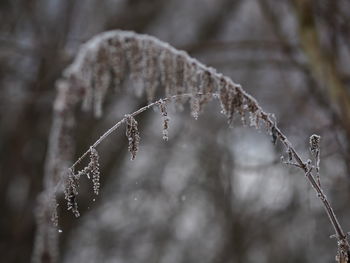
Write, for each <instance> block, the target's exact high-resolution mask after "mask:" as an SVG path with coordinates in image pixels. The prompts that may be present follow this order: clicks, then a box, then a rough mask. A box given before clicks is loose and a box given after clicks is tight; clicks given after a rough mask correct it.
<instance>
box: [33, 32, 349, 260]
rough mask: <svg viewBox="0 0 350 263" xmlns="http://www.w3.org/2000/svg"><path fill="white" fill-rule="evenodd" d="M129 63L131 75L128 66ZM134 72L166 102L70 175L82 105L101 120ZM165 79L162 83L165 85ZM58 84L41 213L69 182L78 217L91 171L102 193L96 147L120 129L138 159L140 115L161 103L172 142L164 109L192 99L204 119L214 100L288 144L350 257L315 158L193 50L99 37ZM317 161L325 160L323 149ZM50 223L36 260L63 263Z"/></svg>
mask: <svg viewBox="0 0 350 263" xmlns="http://www.w3.org/2000/svg"><path fill="white" fill-rule="evenodd" d="M157 54H160V55H159V56H158V55H157ZM111 56H115V58H116V59H117V60H118V61H120V62H121V63H120V64H119V63H115V62H114V61H113V59H112V58H111ZM126 65H127V66H128V70H125V68H124V67H125V66H126ZM110 69H112V70H110ZM108 71H111V72H112V73H111V74H112V75H108V74H109V73H108ZM127 72H129V77H130V79H131V80H132V81H133V82H134V86H135V87H136V88H137V93H142V92H143V89H144V88H145V89H146V93H147V96H148V99H149V100H150V99H153V97H154V95H155V94H158V92H157V88H158V87H159V86H161V87H163V89H164V92H162V93H161V92H160V94H165V96H166V98H164V99H163V100H158V101H156V102H153V103H150V104H148V105H147V106H145V107H142V108H140V109H139V110H137V111H135V112H134V113H132V114H129V115H126V116H125V118H123V119H122V120H121V121H119V122H118V123H116V124H115V125H114V126H113V127H111V128H110V129H109V130H108V131H106V132H105V133H104V134H103V135H102V136H101V137H100V138H99V139H98V140H97V141H96V142H95V143H94V144H93V145H92V146H91V147H90V149H89V150H87V151H86V152H85V153H84V154H83V155H82V156H81V157H80V158H79V159H78V160H77V161H76V162H75V163H74V164H73V166H71V168H70V170H68V167H69V165H68V163H71V157H72V149H71V148H72V147H69V146H71V145H73V140H72V135H71V133H70V131H71V130H72V129H73V128H74V122H75V118H74V114H75V108H76V107H77V106H78V105H79V103H80V102H83V105H84V106H85V108H86V109H91V108H93V109H95V114H96V115H100V114H102V104H103V101H104V98H105V94H106V93H107V92H108V88H109V87H110V86H111V85H110V83H111V80H113V83H117V84H118V85H120V83H122V81H123V79H124V78H126V76H125V75H126V74H127ZM158 79H159V80H160V84H161V85H158V82H157V81H158ZM96 83H97V84H98V85H96ZM58 87H59V89H58V96H57V98H56V101H55V106H54V117H53V119H54V121H53V126H52V131H51V135H50V143H49V150H48V155H47V160H46V171H45V182H46V183H45V189H44V191H43V194H46V195H47V196H49V197H50V198H48V199H44V200H47V201H43V202H42V203H40V206H39V210H38V215H40V214H45V215H46V214H47V213H51V214H52V215H55V212H56V207H55V206H54V205H52V204H53V202H52V200H53V199H55V194H56V193H57V192H58V191H59V190H60V189H61V185H62V184H65V186H66V187H65V192H66V199H67V202H68V208H69V209H71V210H72V211H73V213H74V214H75V215H76V216H77V215H79V211H78V207H77V203H76V196H77V194H78V190H77V189H78V180H79V178H80V176H81V175H83V174H86V175H87V176H90V174H92V180H93V185H94V186H93V190H94V193H95V194H98V192H99V186H100V185H99V176H100V175H99V165H98V154H97V151H96V147H97V146H98V145H99V144H100V143H101V142H102V141H103V140H105V139H106V138H107V137H108V136H109V135H110V134H111V133H112V132H113V131H115V130H116V129H117V128H118V127H120V125H121V124H123V123H126V126H127V127H126V136H127V138H128V141H129V151H130V153H131V159H132V160H133V159H134V158H135V157H136V153H137V151H138V147H139V140H140V136H139V132H138V124H137V122H136V120H135V118H134V117H135V116H136V115H138V114H140V113H141V112H143V111H145V110H147V109H149V108H151V107H153V106H155V105H158V106H161V113H162V117H163V137H164V138H166V139H167V138H168V137H167V130H168V119H167V113H166V109H165V108H162V107H163V106H165V104H164V102H167V101H170V100H175V101H176V103H178V104H182V103H184V102H185V101H186V100H185V99H184V98H190V103H191V114H192V116H194V117H195V118H197V117H198V115H199V114H200V113H201V109H202V108H203V106H204V105H205V104H206V103H207V102H208V101H209V100H210V99H211V98H212V97H215V98H218V99H219V101H220V104H221V108H222V113H223V114H225V115H226V117H227V120H228V123H229V124H230V125H232V123H233V120H234V117H235V115H238V116H240V118H241V120H242V121H243V123H245V122H246V115H247V114H248V115H249V116H250V123H251V125H252V126H255V127H257V128H259V124H260V123H264V124H265V126H266V128H267V131H268V133H269V134H270V135H271V136H272V141H273V142H274V143H276V142H277V141H280V142H281V143H282V144H283V145H284V146H285V148H286V152H287V153H288V163H290V164H293V165H295V166H297V167H299V168H300V169H302V170H303V173H304V174H305V176H306V178H307V179H308V181H309V182H310V184H311V186H312V187H313V188H314V190H315V192H316V193H317V196H318V197H319V199H320V200H321V202H322V204H323V206H324V208H325V211H326V213H327V215H328V217H329V219H330V222H331V224H332V226H333V228H334V231H335V234H336V238H337V241H338V251H339V252H338V255H339V258H341V259H343V258H344V257H345V256H344V255H348V253H349V251H350V246H349V243H348V240H347V236H346V234H345V233H344V231H343V229H342V228H341V225H340V224H339V222H338V219H337V217H336V215H335V213H334V211H333V209H332V207H331V205H330V203H329V201H328V199H327V197H326V195H325V194H324V192H323V190H322V188H321V184H320V182H319V179H317V180H316V179H315V178H316V177H317V178H319V177H318V175H316V177H315V175H314V173H313V171H312V166H310V164H309V162H308V161H303V160H302V159H301V157H300V155H299V154H298V153H297V152H296V151H295V149H294V148H293V146H292V145H291V143H290V142H289V140H288V139H287V137H286V136H285V135H284V134H283V133H282V132H281V131H280V129H279V128H278V127H277V124H276V121H275V119H274V118H273V117H272V115H271V114H268V113H266V112H264V111H263V109H262V108H261V107H260V106H259V105H258V103H257V102H256V100H255V99H254V98H253V97H252V96H251V95H249V94H247V93H246V92H245V91H244V90H243V89H242V88H241V87H240V85H238V84H236V83H234V82H233V81H232V80H231V79H229V78H228V77H225V76H223V75H222V74H220V73H217V72H216V70H215V69H213V68H210V67H207V66H205V65H203V64H201V63H200V62H198V61H197V60H195V59H193V58H191V57H190V56H189V55H188V54H187V53H185V52H183V51H178V50H176V49H174V48H173V47H171V46H169V45H168V44H167V43H164V42H161V41H159V40H158V39H156V38H153V37H150V36H147V35H139V34H135V33H133V32H126V31H111V32H106V33H103V34H100V35H98V36H96V37H95V38H93V39H92V40H90V41H88V42H87V43H86V44H85V45H84V46H83V47H82V48H81V49H80V51H79V53H78V55H77V57H76V59H75V60H74V62H73V63H72V64H71V66H69V67H68V68H67V69H66V70H65V72H64V78H63V80H62V81H60V82H58ZM82 95H83V96H82ZM92 104H93V105H92ZM92 106H93V107H92ZM315 139H317V137H315V136H314V137H313V139H312V145H311V148H312V150H311V151H312V152H315V154H317V149H319V147H318V148H317V146H315V145H314V141H315ZM67 149H69V150H67ZM89 154H90V162H89V164H88V166H87V167H85V168H84V169H83V170H81V171H79V172H78V173H77V174H74V168H75V167H76V165H77V164H79V163H80V162H81V161H82V160H83V159H84V158H85V157H86V156H88V155H89ZM316 159H318V160H319V150H318V157H316ZM315 167H316V173H317V174H318V170H319V161H316V165H315ZM67 170H68V171H69V172H68V173H67ZM50 218H51V217H50ZM48 222H49V221H45V224H44V225H43V226H42V227H41V226H40V224H42V222H41V221H39V220H38V225H39V227H38V229H39V231H38V232H37V239H36V240H37V244H36V249H35V255H36V256H35V257H34V258H35V260H36V261H35V260H34V261H35V262H41V261H40V258H42V257H41V256H42V255H43V254H44V253H46V254H47V255H49V261H50V262H56V259H57V257H56V255H55V254H54V252H53V251H54V250H55V249H53V248H52V247H53V246H54V245H52V244H55V242H54V240H57V233H56V235H55V232H52V229H54V228H52V227H51V226H50V225H49V223H48ZM50 222H51V221H50ZM43 237H45V238H43ZM49 238H52V240H53V242H51V243H50V244H51V245H50V246H49V245H47V244H49V243H48V242H47V244H46V243H43V242H44V241H45V240H47V239H49ZM347 260H348V259H347V258H346V261H347Z"/></svg>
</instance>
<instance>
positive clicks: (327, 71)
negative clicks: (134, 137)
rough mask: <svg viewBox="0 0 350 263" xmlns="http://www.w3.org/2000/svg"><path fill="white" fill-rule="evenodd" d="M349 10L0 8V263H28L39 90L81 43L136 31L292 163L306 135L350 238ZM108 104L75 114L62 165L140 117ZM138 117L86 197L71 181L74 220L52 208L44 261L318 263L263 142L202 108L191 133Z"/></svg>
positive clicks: (286, 177)
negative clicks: (250, 110)
mask: <svg viewBox="0 0 350 263" xmlns="http://www.w3.org/2000/svg"><path fill="white" fill-rule="evenodd" d="M349 10H350V2H349V1H347V0H337V1H333V0H319V1H312V0H283V1H272V0H245V1H243V0H167V1H165V0H147V1H146V0H100V1H94V0H85V1H83V0H82V1H71V0H15V1H14V0H1V1H0V109H1V110H0V116H1V118H0V211H1V216H0V255H1V261H2V262H29V261H30V258H31V253H32V249H33V243H34V234H35V229H36V226H35V216H34V211H35V206H36V200H37V196H38V194H39V192H40V191H41V190H42V187H43V166H44V161H45V154H46V150H47V145H48V136H49V129H50V125H51V120H52V104H53V101H54V98H55V95H56V89H55V82H56V81H57V80H58V79H59V78H60V76H61V74H62V70H63V69H64V68H65V67H66V66H68V65H69V63H70V62H71V61H72V60H73V58H74V56H75V54H76V52H77V50H78V49H79V46H80V45H81V44H82V43H84V42H86V41H87V40H88V39H90V38H91V37H92V36H94V35H95V34H97V33H100V32H103V31H106V30H112V29H125V30H133V31H136V32H138V33H147V34H151V35H154V36H156V37H158V38H159V39H161V40H163V41H166V42H169V43H170V44H171V45H173V46H174V47H176V48H178V49H183V50H186V51H187V52H188V53H189V54H190V55H191V56H193V57H195V58H197V59H198V60H199V61H201V62H203V63H204V64H206V65H209V66H212V67H215V68H216V69H217V70H218V71H219V72H222V73H224V74H225V75H227V76H229V77H231V78H232V79H233V80H234V81H235V82H236V83H240V84H242V86H243V88H244V89H245V90H246V91H248V92H249V93H250V94H252V95H253V96H254V97H255V98H257V100H258V101H259V103H260V105H261V106H262V107H263V108H264V109H265V110H266V111H267V112H273V113H275V116H276V119H277V122H278V124H279V126H280V128H281V129H282V130H283V131H284V132H285V134H286V135H287V136H288V137H289V139H290V141H291V142H292V144H293V145H294V146H295V148H296V149H297V150H298V151H299V152H300V153H301V154H302V156H303V158H304V159H305V160H306V159H307V158H310V156H309V153H308V138H309V136H310V135H311V134H313V133H316V134H319V135H321V136H322V148H321V180H322V186H323V188H324V189H325V192H326V194H327V196H328V198H329V199H330V201H331V203H332V204H333V208H334V210H335V212H336V214H337V215H338V216H339V219H340V222H341V224H342V225H343V227H344V230H345V231H349V230H350V222H349V216H350V211H349V201H350V191H349V190H350V176H349V174H350V173H349V172H350V171H349V169H350V163H349V154H350V147H349V140H350V97H349V88H350V12H349ZM145 103H146V100H145V98H139V97H137V96H135V95H134V94H133V92H124V93H118V94H114V95H113V96H112V98H111V99H109V100H108V103H107V104H106V105H105V114H104V116H103V118H101V119H98V120H97V119H94V118H93V116H92V114H91V113H83V112H79V113H77V114H78V116H79V123H78V125H77V127H76V141H75V143H76V156H77V157H78V156H79V155H80V154H81V153H83V152H84V151H85V150H86V149H87V148H88V146H89V145H90V144H92V142H94V141H95V140H96V139H97V138H98V137H99V135H101V134H102V133H103V132H104V131H105V130H106V129H107V128H108V127H110V126H112V125H113V123H115V122H116V121H118V120H120V119H121V118H122V117H123V116H124V114H126V113H130V112H133V111H134V110H136V109H137V108H139V107H140V106H143V105H145ZM170 118H171V120H170V130H169V141H168V142H164V141H162V135H161V134H162V131H161V119H160V118H159V113H157V112H152V111H149V112H147V113H144V114H143V115H141V116H140V117H139V118H137V120H138V122H139V127H140V132H141V144H140V151H139V153H138V156H137V158H136V160H135V161H130V156H129V153H128V151H127V139H126V137H125V131H124V130H123V129H121V130H119V131H118V132H116V133H115V134H113V135H112V136H111V137H110V138H109V139H107V140H106V141H105V142H104V143H103V144H102V145H101V147H100V150H99V152H100V155H101V156H100V158H101V170H102V177H101V181H102V182H101V183H102V190H101V193H100V195H99V196H98V197H94V196H93V194H92V191H91V189H90V188H91V186H90V185H89V182H88V181H86V180H85V181H84V180H82V182H81V186H80V193H79V205H80V211H81V214H82V216H81V217H80V218H78V219H75V218H74V216H73V215H72V214H71V213H69V212H67V211H66V207H65V201H64V200H63V198H62V197H60V200H59V204H60V206H59V228H60V230H61V231H60V232H61V233H60V262H118V263H119V262H123V263H132V262H135V263H136V262H162V263H179V262H186V263H191V262H202V263H206V262H208V263H209V262H210V263H211V262H222V263H226V262H315V261H317V262H332V261H334V257H335V254H336V242H335V240H334V239H330V238H329V236H330V235H332V234H333V232H332V231H333V229H332V227H331V225H330V223H329V222H328V218H327V216H326V214H325V212H324V210H323V208H322V206H321V205H320V201H319V200H318V199H317V196H316V195H315V193H314V192H313V190H312V189H311V187H310V186H309V184H308V183H307V181H306V179H305V178H304V175H303V174H302V173H301V172H300V171H299V170H297V169H296V168H293V167H287V166H285V165H283V164H281V162H280V156H281V155H282V154H284V152H283V148H282V147H281V145H277V146H276V147H275V146H273V144H272V143H271V140H270V138H269V136H267V135H266V133H265V131H264V130H263V129H262V130H261V131H257V130H255V129H254V128H249V127H243V126H242V125H241V124H240V123H239V122H237V125H235V127H233V128H228V126H227V124H226V120H225V117H224V116H223V115H222V114H220V107H219V105H218V103H217V102H212V103H211V104H210V105H207V107H206V108H205V110H204V113H203V114H202V115H201V116H200V117H199V119H198V120H197V121H196V120H194V119H193V118H192V117H191V116H190V114H189V112H188V109H186V108H185V110H184V111H175V110H172V111H171V112H170Z"/></svg>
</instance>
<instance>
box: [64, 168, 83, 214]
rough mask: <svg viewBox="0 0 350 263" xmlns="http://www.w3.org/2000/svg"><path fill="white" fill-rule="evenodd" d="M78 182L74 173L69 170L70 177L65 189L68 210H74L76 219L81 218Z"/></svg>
mask: <svg viewBox="0 0 350 263" xmlns="http://www.w3.org/2000/svg"><path fill="white" fill-rule="evenodd" d="M78 187H79V185H78V180H77V178H76V177H75V175H74V172H73V171H72V170H71V169H69V172H68V176H67V179H66V186H65V189H64V194H65V199H66V200H67V207H68V208H67V209H68V210H72V213H73V214H74V215H75V217H79V216H80V213H79V210H78V203H77V199H76V197H77V195H78Z"/></svg>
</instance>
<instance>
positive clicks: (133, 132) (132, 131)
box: [126, 115, 140, 160]
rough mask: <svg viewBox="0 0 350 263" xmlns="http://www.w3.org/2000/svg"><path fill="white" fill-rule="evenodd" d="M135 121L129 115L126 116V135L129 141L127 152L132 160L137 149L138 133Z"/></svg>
mask: <svg viewBox="0 0 350 263" xmlns="http://www.w3.org/2000/svg"><path fill="white" fill-rule="evenodd" d="M137 125H138V124H137V121H136V120H135V118H134V117H133V116H131V115H127V116H126V137H127V138H128V141H129V147H128V149H129V152H130V153H131V160H134V159H135V157H136V153H137V151H138V149H139V142H140V135H139V131H138V128H137Z"/></svg>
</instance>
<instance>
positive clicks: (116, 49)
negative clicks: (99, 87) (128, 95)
mask: <svg viewBox="0 0 350 263" xmlns="http://www.w3.org/2000/svg"><path fill="white" fill-rule="evenodd" d="M108 44H109V48H108V49H109V57H108V59H109V62H108V63H109V65H110V67H111V70H112V73H113V84H114V87H115V90H116V91H118V90H119V89H120V86H121V84H122V82H123V80H124V78H125V68H126V58H125V54H124V52H123V44H124V43H123V42H122V39H120V38H119V37H117V38H112V39H109V40H108Z"/></svg>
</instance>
